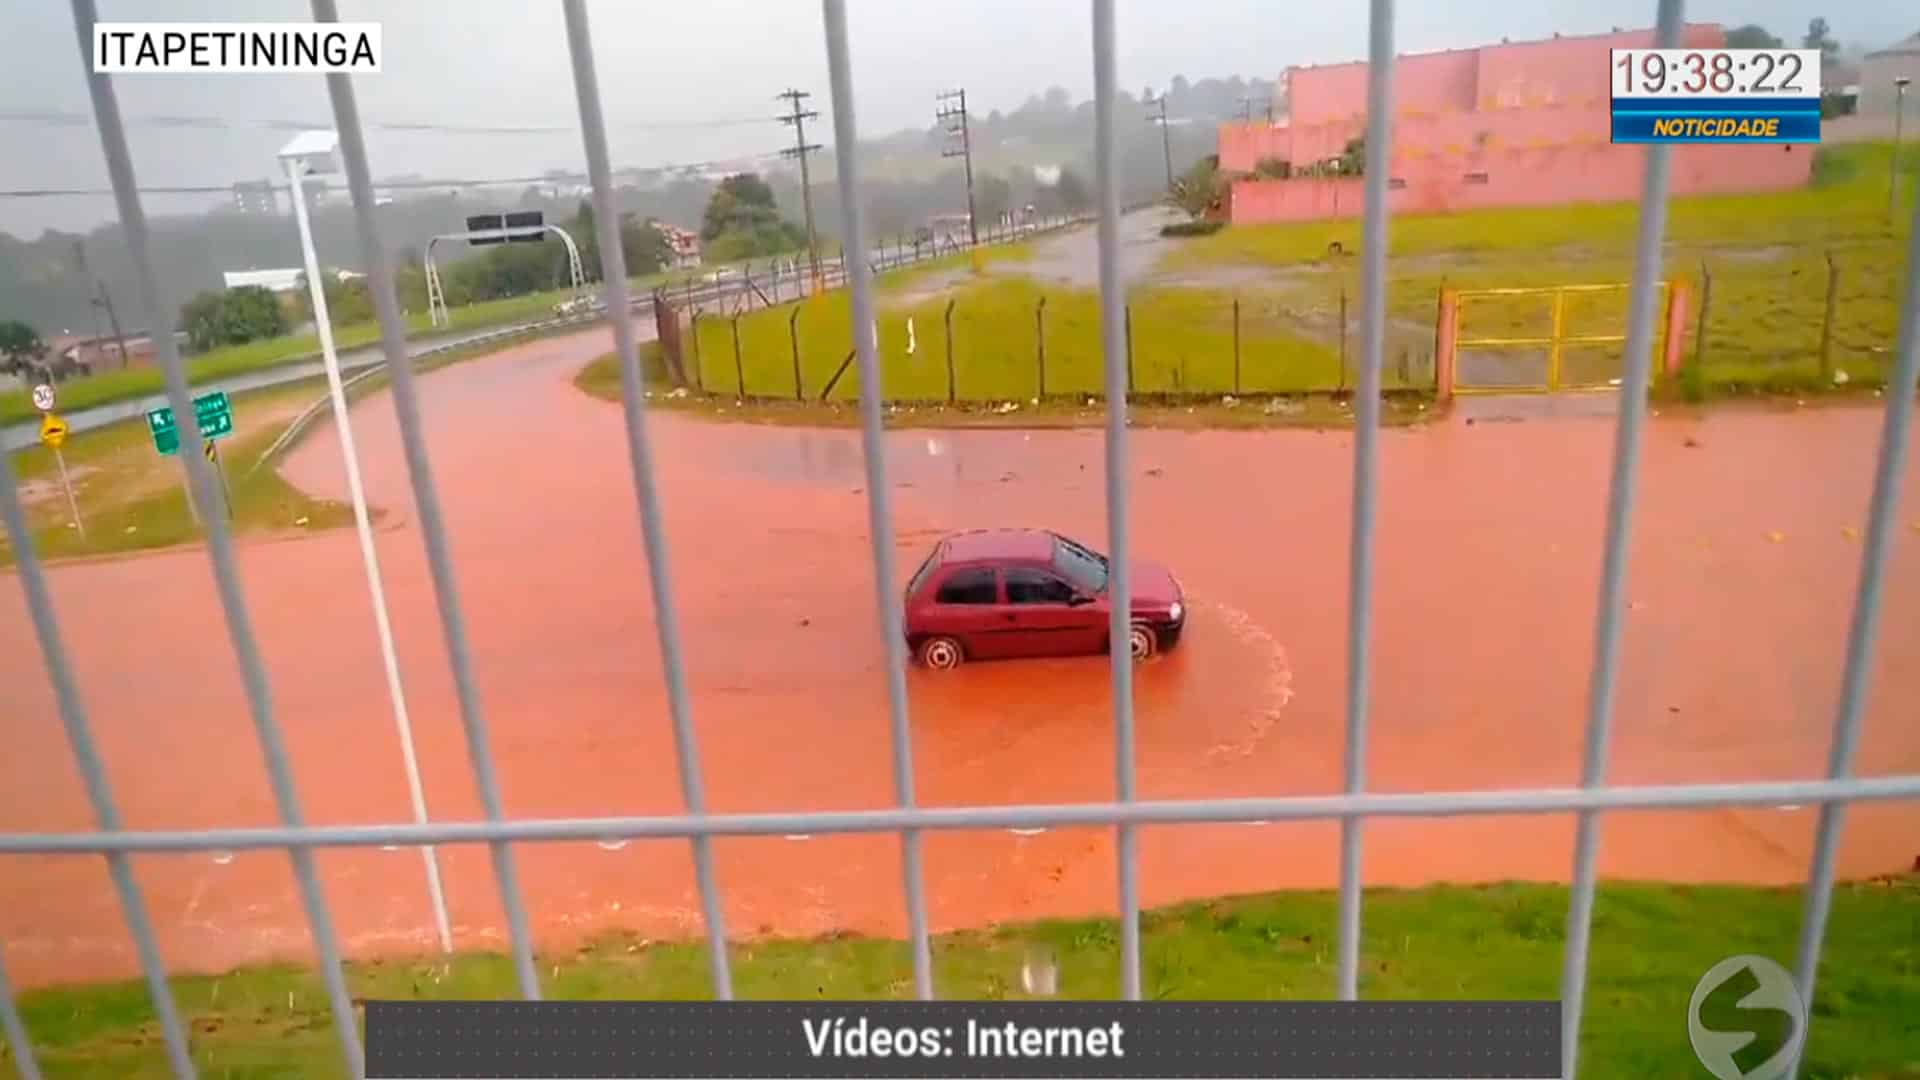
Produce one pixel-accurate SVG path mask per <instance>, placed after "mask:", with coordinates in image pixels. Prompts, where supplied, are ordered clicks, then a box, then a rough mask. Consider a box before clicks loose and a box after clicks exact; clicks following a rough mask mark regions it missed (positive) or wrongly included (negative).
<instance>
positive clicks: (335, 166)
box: [280, 131, 340, 176]
mask: <svg viewBox="0 0 1920 1080" xmlns="http://www.w3.org/2000/svg"><path fill="white" fill-rule="evenodd" d="M339 151H340V135H339V133H338V132H333V131H303V132H301V133H300V134H298V135H295V136H294V137H293V141H292V142H290V143H288V144H287V145H285V146H283V147H281V148H280V160H281V161H284V162H287V163H289V164H292V165H297V166H299V167H300V168H301V169H302V170H303V171H304V172H306V173H308V174H309V175H315V176H318V175H324V174H326V173H333V172H339V171H340V159H339V156H338V155H339Z"/></svg>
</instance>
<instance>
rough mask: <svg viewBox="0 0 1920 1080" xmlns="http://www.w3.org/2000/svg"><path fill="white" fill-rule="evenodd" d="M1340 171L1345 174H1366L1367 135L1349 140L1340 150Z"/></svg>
mask: <svg viewBox="0 0 1920 1080" xmlns="http://www.w3.org/2000/svg"><path fill="white" fill-rule="evenodd" d="M1340 172H1341V174H1342V175H1344V176H1364V175H1366V172H1367V137H1366V136H1365V135H1361V136H1358V137H1357V138H1352V139H1348V140H1347V145H1346V148H1345V149H1343V150H1341V151H1340Z"/></svg>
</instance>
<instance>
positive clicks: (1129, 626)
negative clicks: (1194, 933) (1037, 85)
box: [1093, 0, 1140, 1001]
mask: <svg viewBox="0 0 1920 1080" xmlns="http://www.w3.org/2000/svg"><path fill="white" fill-rule="evenodd" d="M1113 22H1114V14H1113V0H1093V171H1094V173H1095V174H1096V183H1095V187H1096V193H1095V197H1096V198H1097V199H1098V200H1099V208H1100V210H1099V222H1100V224H1099V230H1098V232H1099V244H1100V351H1101V355H1102V356H1103V357H1104V358H1105V364H1106V372H1105V374H1106V392H1107V402H1106V404H1107V441H1106V449H1107V553H1108V556H1109V558H1110V560H1111V561H1110V564H1109V569H1108V572H1107V581H1108V585H1107V597H1108V600H1109V602H1110V603H1111V605H1112V612H1111V613H1110V615H1109V616H1108V621H1107V652H1108V653H1110V654H1111V657H1110V662H1111V664H1112V669H1113V680H1112V682H1113V744H1114V745H1113V752H1114V797H1115V798H1117V799H1118V800H1119V801H1120V802H1122V803H1127V802H1131V801H1132V800H1133V796H1134V751H1133V647H1132V643H1133V637H1132V632H1133V581H1132V577H1131V574H1132V571H1131V569H1130V567H1129V560H1130V558H1131V553H1130V545H1129V543H1128V539H1127V411H1128V408H1129V406H1130V404H1131V403H1130V402H1129V401H1128V400H1127V383H1128V382H1129V379H1128V378H1127V375H1128V373H1129V371H1130V370H1131V368H1132V364H1133V358H1132V356H1130V355H1129V354H1128V348H1127V346H1128V341H1127V327H1126V318H1127V315H1126V304H1127V295H1126V288H1127V286H1126V282H1125V281H1123V280H1122V279H1121V277H1120V181H1119V178H1118V175H1117V174H1118V167H1117V163H1118V150H1117V149H1116V147H1117V142H1116V138H1117V136H1116V132H1115V123H1116V118H1115V116H1114V102H1115V100H1116V99H1117V96H1118V90H1117V83H1118V78H1117V75H1116V73H1115V68H1116V66H1117V59H1116V56H1115V47H1114V25H1113ZM1118 846H1119V851H1118V853H1117V855H1118V862H1119V864H1120V983H1121V995H1122V996H1123V997H1125V998H1126V999H1127V1000H1129V1001H1138V1000H1140V850H1139V838H1138V837H1137V836H1136V835H1135V834H1134V830H1133V827H1132V826H1131V825H1128V824H1121V825H1120V826H1119V845H1118Z"/></svg>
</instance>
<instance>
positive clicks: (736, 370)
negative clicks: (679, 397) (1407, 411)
mask: <svg viewBox="0 0 1920 1080" xmlns="http://www.w3.org/2000/svg"><path fill="white" fill-rule="evenodd" d="M912 281H913V279H911V278H909V279H906V280H905V281H900V280H892V279H890V280H889V281H888V283H887V286H886V287H884V288H883V289H882V290H881V291H880V313H879V317H878V325H879V343H880V349H881V353H882V358H883V367H884V372H883V383H884V386H883V396H884V397H885V398H886V400H888V401H903V402H904V401H916V402H927V401H945V400H946V399H947V396H948V369H947V355H948V349H949V327H950V328H951V352H952V366H953V370H952V376H953V387H952V389H953V392H954V395H955V397H956V398H957V399H959V400H966V401H1030V400H1032V399H1034V398H1036V397H1040V396H1041V365H1042V363H1043V361H1044V364H1045V380H1046V381H1045V391H1046V394H1047V395H1048V396H1055V395H1076V396H1079V395H1089V394H1098V393H1100V391H1101V388H1102V386H1103V385H1104V374H1103V371H1104V367H1103V361H1102V356H1103V350H1102V348H1101V343H1100V322H1099V319H1100V308H1099V298H1098V295H1097V294H1096V293H1095V292H1094V291H1093V290H1090V289H1073V288H1066V287H1058V286H1050V285H1043V284H1040V283H1038V282H1035V281H1032V280H1030V279H1027V278H1024V277H1019V276H1015V275H993V276H981V275H966V276H965V278H964V280H963V281H962V282H961V283H958V284H956V285H955V286H954V287H952V288H951V289H949V290H947V291H946V292H944V293H942V294H940V295H937V296H933V297H921V296H914V295H907V296H904V297H903V295H902V294H903V293H907V288H906V287H907V286H908V285H910V284H911V283H912ZM1043 300H1044V301H1045V308H1044V313H1043V312H1042V309H1041V302H1042V301H1043ZM949 301H951V303H952V309H951V320H950V321H949V319H948V302H949ZM1131 307H1132V315H1131V324H1132V335H1133V337H1132V340H1133V348H1132V353H1133V358H1134V364H1133V366H1134V370H1133V385H1134V388H1135V391H1136V392H1137V393H1140V394H1143V395H1156V394H1165V395H1180V394H1221V393H1232V392H1235V391H1234V347H1233V338H1234V297H1233V296H1232V295H1230V294H1227V293H1224V292H1221V291H1219V290H1210V289H1187V288H1178V287H1167V288H1156V289H1144V290H1140V291H1139V292H1137V293H1136V294H1135V295H1134V296H1133V298H1132V300H1131ZM909 320H911V321H912V323H913V345H914V351H913V352H912V353H911V354H909V353H908V352H907V345H908V333H907V323H908V321H909ZM851 326H852V319H851V311H850V306H849V300H848V297H847V295H846V293H845V292H844V291H839V290H836V291H835V292H832V293H827V294H823V295H820V296H817V297H813V298H810V299H808V300H806V301H803V302H800V303H798V304H785V305H781V306H779V307H775V308H771V309H767V310H763V311H757V312H753V313H751V314H748V315H743V316H741V317H740V318H739V319H737V320H733V319H724V318H708V319H702V320H701V321H700V325H699V329H698V333H697V339H698V342H697V355H698V365H697V367H698V370H699V376H700V385H701V386H702V387H703V388H705V389H706V390H708V391H709V392H713V393H719V394H734V395H736V396H745V397H758V398H785V399H793V398H794V397H795V396H796V395H795V392H794V389H795V388H794V366H795V353H796V349H797V353H798V360H799V369H800V385H801V388H802V390H803V392H804V394H805V396H806V397H808V398H810V399H814V398H818V397H819V396H820V395H821V394H822V393H823V392H825V390H826V389H827V387H828V384H829V382H830V380H832V379H833V376H834V373H835V372H836V371H839V370H840V369H841V367H842V365H843V364H844V363H845V361H846V358H847V355H848V353H849V352H850V351H851V350H852V348H853V340H852V329H851ZM736 327H737V329H738V339H739V340H738V344H739V347H738V350H737V356H736V349H735V330H736ZM1043 332H1044V357H1043V355H1042V333H1043ZM1240 367H1241V371H1240V389H1239V392H1241V393H1280V392H1299V391H1305V390H1318V389H1329V390H1330V389H1334V388H1336V387H1337V386H1338V385H1340V357H1339V350H1338V346H1337V345H1328V344H1326V343H1325V342H1322V341H1320V340H1317V339H1316V338H1315V337H1314V336H1312V335H1311V333H1310V331H1309V330H1307V329H1306V328H1304V327H1303V325H1302V324H1300V323H1299V321H1298V320H1297V319H1296V318H1295V317H1294V316H1292V315H1291V314H1290V313H1289V312H1287V311H1286V310H1284V309H1282V308H1281V307H1279V306H1277V305H1266V304H1262V303H1260V302H1259V300H1258V299H1257V298H1248V299H1247V300H1244V301H1243V302H1242V306H1241V312H1240ZM858 396H859V380H858V373H857V371H855V370H854V369H853V368H852V367H848V368H847V369H846V371H845V373H844V374H843V375H842V376H841V377H840V379H839V381H838V382H837V383H833V386H832V394H831V397H832V398H833V399H834V400H840V401H851V400H855V399H857V398H858Z"/></svg>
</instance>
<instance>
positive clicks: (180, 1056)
mask: <svg viewBox="0 0 1920 1080" xmlns="http://www.w3.org/2000/svg"><path fill="white" fill-rule="evenodd" d="M0 517H4V518H5V520H6V532H7V535H8V536H9V537H10V538H11V539H12V542H13V551H14V562H15V564H16V572H17V573H18V574H19V577H20V588H21V591H22V592H24V593H26V597H27V611H28V614H29V615H30V616H31V618H32V619H33V632H34V636H35V637H36V638H38V639H39V642H40V655H41V657H42V659H43V660H45V662H46V666H47V678H48V680H49V681H51V682H52V683H53V693H54V699H55V702H56V703H57V705H58V707H59V710H60V723H61V725H62V726H63V727H64V728H65V729H66V733H67V744H68V745H69V746H71V747H72V748H73V760H74V764H75V765H77V766H78V767H79V769H80V779H81V782H82V783H84V784H85V785H86V788H87V799H88V801H89V802H91V803H92V804H93V816H94V819H95V821H96V822H97V824H98V825H99V828H100V829H101V830H102V831H105V832H119V831H120V830H121V829H122V828H124V825H123V824H122V822H121V818H120V808H119V807H118V806H116V805H115V804H114V799H113V785H112V783H111V782H110V781H108V779H107V770H106V766H105V765H104V764H103V763H102V762H101V760H100V750H99V747H98V746H97V744H95V742H94V741H93V731H92V728H91V725H89V724H88V722H87V711H86V707H85V706H84V705H82V704H81V701H80V688H79V684H78V683H76V682H75V681H74V678H73V665H72V664H70V663H68V661H67V646H66V643H65V642H64V641H62V640H61V637H60V623H59V620H58V619H56V618H55V617H54V613H53V596H52V593H51V591H50V590H49V589H48V588H47V574H46V569H45V568H44V567H42V566H41V565H40V554H39V552H38V551H36V550H35V549H34V546H33V533H32V532H31V531H30V530H29V528H28V526H27V514H26V508H25V507H23V506H22V505H21V504H20V490H19V487H18V485H17V483H16V480H15V477H14V474H13V457H12V455H10V454H5V453H0ZM107 872H108V874H109V875H111V876H112V878H113V888H114V891H115V892H116V893H118V894H119V897H120V910H121V913H122V915H123V916H124V917H125V918H126V921H127V929H128V930H129V931H130V932H131V933H132V934H133V947H134V951H135V952H136V953H137V954H138V955H139V957H140V970H141V973H142V974H144V975H145V976H146V980H147V993H148V995H149V996H150V997H151V998H152V999H153V1014H154V1017H155V1018H156V1019H157V1020H158V1021H159V1022H160V1034H161V1037H162V1039H163V1040H164V1042H165V1043H166V1048H167V1063H168V1064H169V1065H170V1066H171V1067H172V1068H173V1071H174V1073H175V1075H178V1076H192V1075H193V1072H194V1069H193V1057H192V1053H191V1051H190V1050H189V1048H188V1045H187V1034H186V1029H185V1028H184V1027H182V1026H181V1023H180V1010H179V1008H178V1007H177V1006H176V1005H175V1003H174V1000H173V991H172V990H171V989H170V988H169V987H168V986H167V967H166V962H165V961H164V960H163V959H162V958H161V956H160V945H159V943H158V941H157V940H155V938H154V934H153V920H152V919H151V918H149V917H148V915H147V903H146V900H145V899H144V898H143V897H142V895H141V891H140V883H139V882H138V881H136V880H135V879H134V876H133V867H132V865H131V864H130V863H129V861H128V859H127V855H126V853H125V852H115V853H113V854H110V855H108V856H107ZM0 951H4V950H0ZM3 978H4V977H3V976H0V980H3ZM0 1004H4V1003H0ZM18 1045H19V1046H20V1048H21V1050H22V1051H23V1054H22V1060H25V1061H29V1062H30V1061H31V1057H30V1056H28V1055H26V1054H24V1051H25V1050H26V1043H25V1041H24V1039H22V1040H20V1041H19V1043H18Z"/></svg>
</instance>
